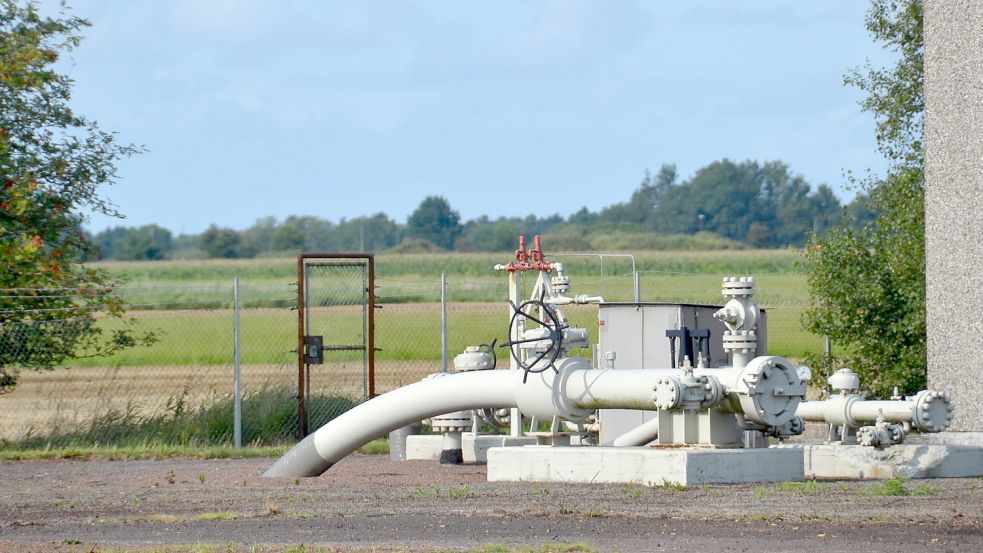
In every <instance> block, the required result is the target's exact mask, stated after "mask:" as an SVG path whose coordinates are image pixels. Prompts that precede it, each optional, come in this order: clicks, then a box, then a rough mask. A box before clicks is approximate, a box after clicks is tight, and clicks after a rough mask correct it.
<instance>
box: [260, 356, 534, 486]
mask: <svg viewBox="0 0 983 553" xmlns="http://www.w3.org/2000/svg"><path fill="white" fill-rule="evenodd" d="M520 374H521V373H520ZM515 384H516V372H515V371H504V370H503V371H495V370H492V371H473V372H466V373H458V374H438V375H435V376H433V377H431V378H427V379H426V380H423V381H421V382H417V383H415V384H410V385H409V386H403V387H402V388H397V389H395V390H393V391H391V392H388V393H385V394H383V395H381V396H379V397H376V398H374V399H372V400H371V401H368V402H365V403H363V404H361V405H359V406H357V407H355V408H353V409H351V410H349V411H347V412H345V413H344V414H342V415H340V416H338V417H337V418H335V419H334V420H332V421H331V422H329V423H328V424H325V425H324V426H322V427H321V428H319V429H318V430H317V431H316V432H314V433H313V434H311V435H310V436H307V437H306V438H304V439H303V440H302V441H301V442H300V443H299V444H297V445H296V446H294V447H293V449H291V450H290V451H288V452H287V453H286V454H285V455H284V456H283V457H281V458H280V459H279V460H278V461H277V462H276V463H274V464H273V466H272V467H270V468H269V469H268V470H267V471H266V472H265V473H263V476H269V477H276V476H290V477H297V476H317V475H319V474H321V473H323V472H324V471H326V470H328V469H329V468H331V466H332V465H334V464H335V463H337V462H338V461H340V460H342V459H343V458H344V457H345V456H346V455H348V454H349V453H351V452H353V451H355V450H356V449H358V448H359V447H361V446H362V445H364V444H366V443H368V442H369V441H371V440H372V439H374V438H376V437H378V436H380V435H382V434H385V433H387V432H391V431H393V430H395V429H397V428H400V427H403V426H406V425H407V424H410V423H413V422H417V421H420V420H423V419H426V418H429V417H434V416H437V415H440V414H443V413H449V412H451V411H460V410H464V409H483V408H497V407H516V403H515Z"/></svg>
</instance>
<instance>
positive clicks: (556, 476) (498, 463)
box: [488, 446, 804, 486]
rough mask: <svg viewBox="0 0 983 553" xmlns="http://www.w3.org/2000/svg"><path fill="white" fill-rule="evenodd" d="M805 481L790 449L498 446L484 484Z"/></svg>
mask: <svg viewBox="0 0 983 553" xmlns="http://www.w3.org/2000/svg"><path fill="white" fill-rule="evenodd" d="M803 479H804V473H803V470H802V452H801V450H798V451H797V450H795V449H791V448H789V449H775V448H769V449H698V448H675V447H674V448H658V447H654V448H652V447H549V446H525V447H501V448H498V447H496V448H493V449H490V450H488V481H489V482H585V483H593V482H598V483H601V482H603V483H634V484H641V485H646V486H658V485H662V484H663V483H667V482H670V483H674V484H682V485H685V486H694V485H700V484H739V483H746V482H786V481H801V480H803Z"/></svg>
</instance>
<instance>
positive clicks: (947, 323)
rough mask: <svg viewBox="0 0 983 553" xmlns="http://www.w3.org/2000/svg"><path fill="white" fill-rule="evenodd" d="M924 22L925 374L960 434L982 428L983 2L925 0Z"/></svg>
mask: <svg viewBox="0 0 983 553" xmlns="http://www.w3.org/2000/svg"><path fill="white" fill-rule="evenodd" d="M924 23H925V181H926V189H925V192H926V195H925V238H926V285H927V308H928V312H927V323H928V381H929V385H930V386H931V387H933V388H937V389H940V390H945V391H948V392H950V393H952V395H953V396H954V398H955V405H956V418H955V421H954V423H953V427H952V430H953V431H954V432H953V433H950V434H957V435H956V436H952V437H954V438H955V439H956V441H960V440H959V438H960V437H959V436H958V433H976V432H980V433H983V0H925V21H924ZM962 437H963V438H966V439H970V440H971V441H977V442H979V441H983V440H981V438H983V434H974V435H971V434H964V435H963V436H962Z"/></svg>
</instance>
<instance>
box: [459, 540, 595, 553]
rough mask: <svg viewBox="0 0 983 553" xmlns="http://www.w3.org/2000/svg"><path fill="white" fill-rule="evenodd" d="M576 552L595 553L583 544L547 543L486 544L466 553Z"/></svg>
mask: <svg viewBox="0 0 983 553" xmlns="http://www.w3.org/2000/svg"><path fill="white" fill-rule="evenodd" d="M448 551H450V550H448ZM576 551H582V552H584V553H593V551H594V549H593V548H591V547H590V546H589V545H587V544H586V543H583V542H577V543H545V544H543V545H539V546H509V545H505V544H503V543H486V544H484V545H481V546H478V547H476V548H474V549H468V550H466V553H572V552H576Z"/></svg>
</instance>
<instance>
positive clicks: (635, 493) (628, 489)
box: [621, 483, 642, 499]
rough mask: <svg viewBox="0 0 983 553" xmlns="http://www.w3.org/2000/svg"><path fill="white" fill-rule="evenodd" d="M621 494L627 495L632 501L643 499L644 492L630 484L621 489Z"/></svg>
mask: <svg viewBox="0 0 983 553" xmlns="http://www.w3.org/2000/svg"><path fill="white" fill-rule="evenodd" d="M621 493H623V494H625V495H626V496H627V497H630V498H632V499H639V498H641V497H642V490H641V489H639V487H638V486H637V485H635V484H632V483H628V484H625V485H624V486H622V487H621Z"/></svg>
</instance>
